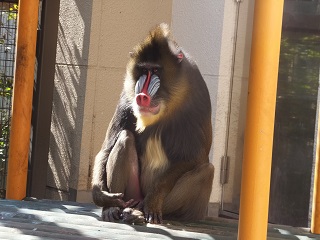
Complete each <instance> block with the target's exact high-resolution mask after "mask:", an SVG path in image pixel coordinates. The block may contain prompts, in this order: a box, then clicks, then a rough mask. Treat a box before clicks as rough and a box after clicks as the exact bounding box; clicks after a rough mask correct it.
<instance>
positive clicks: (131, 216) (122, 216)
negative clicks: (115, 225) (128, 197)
mask: <svg viewBox="0 0 320 240" xmlns="http://www.w3.org/2000/svg"><path fill="white" fill-rule="evenodd" d="M102 220H103V221H106V222H123V223H127V224H143V223H145V219H144V216H143V213H142V212H141V211H139V210H137V209H135V208H129V207H128V208H125V209H120V208H119V207H110V208H103V210H102Z"/></svg>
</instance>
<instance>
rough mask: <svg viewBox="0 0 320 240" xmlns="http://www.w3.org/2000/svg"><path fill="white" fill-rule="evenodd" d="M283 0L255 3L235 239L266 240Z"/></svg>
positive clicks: (260, 0) (263, 0)
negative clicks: (237, 225)
mask: <svg viewBox="0 0 320 240" xmlns="http://www.w3.org/2000/svg"><path fill="white" fill-rule="evenodd" d="M283 4H284V0H267V1H266V0H256V1H255V8H254V22H253V32H252V46H251V59H250V73H249V90H248V91H249V92H248V102H247V107H248V108H247V109H248V110H247V118H246V129H245V142H244V156H243V164H242V182H241V196H240V216H239V230H238V239H240V240H257V239H259V240H263V239H266V238H267V226H268V207H269V193H270V178H271V163H272V146H273V131H274V118H275V106H276V93H277V79H278V65H279V55H280V41H281V28H282V15H283Z"/></svg>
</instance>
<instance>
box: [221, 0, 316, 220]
mask: <svg viewBox="0 0 320 240" xmlns="http://www.w3.org/2000/svg"><path fill="white" fill-rule="evenodd" d="M319 68H320V0H317V1H297V0H294V1H292V0H285V6H284V18H283V31H282V39H281V53H280V65H279V78H278V92H277V106H276V119H275V132H274V148H273V165H272V176H271V192H270V211H269V221H270V222H274V223H281V224H288V225H293V226H308V216H309V213H308V211H309V200H310V186H311V172H312V165H313V140H314V132H315V131H314V130H315V118H316V107H317V96H318V87H319V74H320V73H319ZM246 94H247V82H246V81H245V79H236V78H235V79H234V86H233V100H232V108H231V115H230V119H231V121H230V127H229V130H230V134H229V145H228V150H227V152H228V156H229V160H230V162H229V168H230V172H229V182H228V183H227V184H225V185H224V195H223V213H224V214H228V213H235V214H237V213H238V212H239V201H240V183H241V165H242V154H243V150H242V148H243V137H244V128H245V126H244V120H245V112H246V109H245V106H243V101H244V100H245V99H246V98H245V96H246Z"/></svg>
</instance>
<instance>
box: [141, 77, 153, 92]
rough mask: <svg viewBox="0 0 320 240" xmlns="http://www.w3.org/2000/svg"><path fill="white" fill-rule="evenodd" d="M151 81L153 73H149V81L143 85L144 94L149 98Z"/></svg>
mask: <svg viewBox="0 0 320 240" xmlns="http://www.w3.org/2000/svg"><path fill="white" fill-rule="evenodd" d="M150 80H151V72H150V71H148V75H147V79H146V81H145V83H144V85H143V88H142V90H141V92H142V93H144V94H146V95H148V96H149V93H148V87H149V84H150Z"/></svg>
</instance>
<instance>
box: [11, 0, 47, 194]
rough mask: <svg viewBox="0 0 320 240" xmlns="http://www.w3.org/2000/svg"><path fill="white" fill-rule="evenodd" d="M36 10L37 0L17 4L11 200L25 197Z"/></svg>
mask: <svg viewBox="0 0 320 240" xmlns="http://www.w3.org/2000/svg"><path fill="white" fill-rule="evenodd" d="M38 8H39V0H20V1H19V10H18V29H17V45H16V63H15V75H14V87H13V102H12V118H11V130H10V143H9V160H8V175H7V193H6V198H8V199H15V200H21V199H23V198H24V197H25V196H26V186H27V173H28V154H29V146H30V124H31V110H32V94H33V83H34V65H35V55H36V38H37V26H38ZM39 171H42V170H40V169H39Z"/></svg>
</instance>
